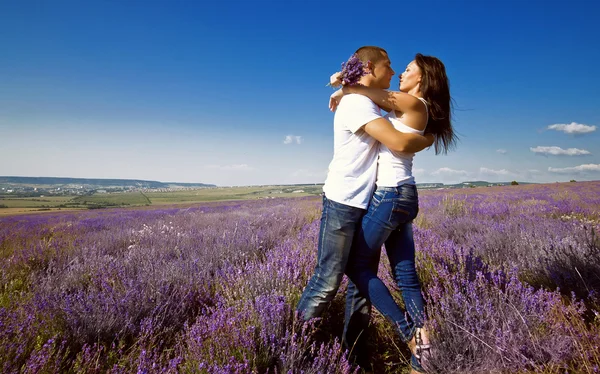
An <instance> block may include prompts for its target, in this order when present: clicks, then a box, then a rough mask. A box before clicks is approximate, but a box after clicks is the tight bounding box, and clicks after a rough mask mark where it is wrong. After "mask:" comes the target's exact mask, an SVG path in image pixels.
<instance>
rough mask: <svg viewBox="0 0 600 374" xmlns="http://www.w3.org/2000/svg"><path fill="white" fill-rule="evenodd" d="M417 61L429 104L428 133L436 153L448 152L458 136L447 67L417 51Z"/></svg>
mask: <svg viewBox="0 0 600 374" xmlns="http://www.w3.org/2000/svg"><path fill="white" fill-rule="evenodd" d="M415 63H416V64H417V66H419V69H421V94H422V95H423V98H424V99H425V100H427V103H428V104H429V121H428V122H427V127H426V129H425V133H426V134H433V136H434V138H435V141H434V146H435V154H439V153H448V150H450V149H452V148H454V147H455V146H456V142H457V140H458V137H457V136H456V134H455V133H454V129H453V128H452V119H451V116H452V99H451V97H450V83H449V82H448V76H447V75H446V67H445V66H444V64H443V63H442V61H440V60H439V59H438V58H436V57H433V56H424V55H422V54H420V53H417V55H416V56H415Z"/></svg>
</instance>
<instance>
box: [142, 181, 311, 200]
mask: <svg viewBox="0 0 600 374" xmlns="http://www.w3.org/2000/svg"><path fill="white" fill-rule="evenodd" d="M294 191H303V192H294ZM321 191H322V186H321V185H316V186H315V185H306V186H258V187H216V188H204V189H198V190H192V191H173V192H147V193H146V196H148V198H149V199H150V201H151V202H152V204H177V203H192V202H204V201H222V200H249V199H250V200H251V199H261V198H277V197H298V196H315V195H319V194H320V193H321Z"/></svg>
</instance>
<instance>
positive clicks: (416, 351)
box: [410, 327, 431, 373]
mask: <svg viewBox="0 0 600 374" xmlns="http://www.w3.org/2000/svg"><path fill="white" fill-rule="evenodd" d="M410 343H411V344H410V350H411V352H412V355H411V358H410V366H411V367H412V369H413V370H414V371H416V372H418V373H428V372H430V371H429V370H428V367H429V366H430V365H428V362H429V359H430V358H431V344H425V343H423V337H422V336H421V328H419V327H417V329H416V331H415V335H414V337H413V339H412V340H411V341H410Z"/></svg>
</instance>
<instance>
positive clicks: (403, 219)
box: [389, 200, 419, 226]
mask: <svg viewBox="0 0 600 374" xmlns="http://www.w3.org/2000/svg"><path fill="white" fill-rule="evenodd" d="M418 212H419V206H418V205H417V204H415V203H414V202H412V201H406V200H398V201H394V203H393V206H392V211H391V212H390V219H389V220H390V223H392V225H394V226H398V225H401V224H403V223H408V222H411V221H412V220H413V219H415V217H416V216H417V213H418Z"/></svg>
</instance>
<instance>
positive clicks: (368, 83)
mask: <svg viewBox="0 0 600 374" xmlns="http://www.w3.org/2000/svg"><path fill="white" fill-rule="evenodd" d="M358 84H361V85H363V86H365V87H372V88H377V85H376V84H375V82H374V81H373V79H371V77H369V76H363V77H362V78H360V80H359V81H358Z"/></svg>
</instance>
